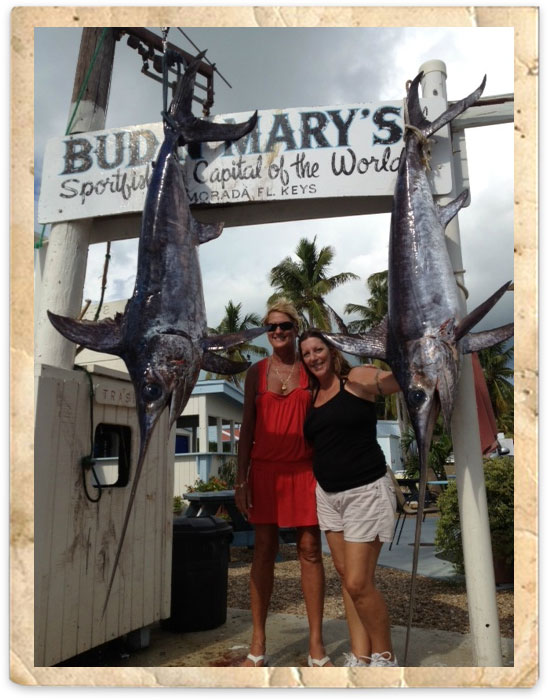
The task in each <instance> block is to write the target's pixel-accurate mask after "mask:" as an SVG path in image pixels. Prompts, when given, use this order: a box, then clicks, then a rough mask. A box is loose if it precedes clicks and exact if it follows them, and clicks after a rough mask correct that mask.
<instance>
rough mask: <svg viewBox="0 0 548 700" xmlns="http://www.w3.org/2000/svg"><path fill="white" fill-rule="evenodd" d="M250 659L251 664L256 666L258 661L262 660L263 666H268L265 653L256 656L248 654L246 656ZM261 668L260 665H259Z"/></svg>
mask: <svg viewBox="0 0 548 700" xmlns="http://www.w3.org/2000/svg"><path fill="white" fill-rule="evenodd" d="M246 658H248V659H249V660H250V661H253V665H254V666H257V664H258V663H259V661H262V662H263V666H268V658H267V657H266V656H265V654H259V655H258V656H255V655H254V654H248V655H247V657H246ZM259 668H261V666H259Z"/></svg>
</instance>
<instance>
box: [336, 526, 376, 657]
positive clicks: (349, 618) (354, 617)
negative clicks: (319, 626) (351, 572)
mask: <svg viewBox="0 0 548 700" xmlns="http://www.w3.org/2000/svg"><path fill="white" fill-rule="evenodd" d="M325 534H326V537H327V542H328V544H329V549H330V550H331V556H332V558H333V564H334V565H335V569H336V570H337V573H338V574H339V576H340V578H341V586H342V596H343V603H344V609H345V613H346V622H347V624H348V632H349V635H350V649H351V651H352V653H353V654H354V655H355V656H356V657H358V658H359V657H360V656H361V657H364V656H367V657H369V656H371V639H370V637H369V634H368V633H367V630H366V628H365V627H364V626H363V624H362V621H361V619H360V616H359V615H358V612H357V610H356V608H355V606H354V602H353V600H352V598H351V597H350V595H349V593H348V591H347V590H346V587H345V584H344V552H345V546H344V545H345V543H344V538H343V533H342V532H333V531H331V530H329V531H327V532H326V533H325Z"/></svg>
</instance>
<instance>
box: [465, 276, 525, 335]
mask: <svg viewBox="0 0 548 700" xmlns="http://www.w3.org/2000/svg"><path fill="white" fill-rule="evenodd" d="M511 284H512V283H511V282H506V284H503V285H502V287H501V288H500V289H497V291H496V292H495V293H494V294H492V295H491V296H490V297H489V299H486V300H485V301H484V302H483V304H480V305H479V306H476V308H475V309H474V310H473V311H471V312H470V313H469V314H468V315H467V316H465V317H464V318H463V319H462V321H460V323H459V324H458V326H457V327H456V329H455V340H460V339H461V338H463V337H464V336H465V335H466V334H467V333H468V331H470V330H472V328H473V327H474V326H475V325H476V324H478V323H479V322H480V321H481V319H482V318H483V317H484V316H485V315H486V314H487V313H488V312H489V311H490V310H491V309H492V308H493V306H494V305H495V304H496V303H497V301H498V300H499V299H500V298H501V296H502V295H503V294H504V292H505V291H506V290H507V289H508V287H509V286H510V285H511Z"/></svg>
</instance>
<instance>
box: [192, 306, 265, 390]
mask: <svg viewBox="0 0 548 700" xmlns="http://www.w3.org/2000/svg"><path fill="white" fill-rule="evenodd" d="M241 310H242V304H241V303H240V304H234V303H233V302H232V300H230V301H229V302H228V304H227V305H226V306H225V316H224V318H223V320H222V321H221V323H220V324H219V325H218V326H217V328H209V329H208V330H209V333H211V334H215V335H217V334H223V335H224V334H226V333H241V332H242V331H247V330H248V329H250V328H254V327H256V326H260V325H261V319H260V318H259V316H258V315H257V314H255V313H250V314H246V315H245V316H244V317H243V318H242V317H241ZM250 353H252V354H254V355H259V356H260V357H265V356H266V355H268V351H267V350H266V349H265V348H263V347H261V346H260V345H255V344H253V343H241V344H240V345H235V346H233V347H231V348H227V349H226V350H225V351H224V352H221V353H218V354H220V355H222V356H223V357H227V358H228V359H229V360H232V361H234V362H246V361H247V360H249V354H250ZM244 376H245V372H240V374H234V375H225V374H216V375H212V373H211V372H208V373H207V374H206V379H212V378H214V379H226V380H227V381H228V382H232V383H233V384H235V385H236V386H237V387H240V388H241V386H242V382H243V377H244Z"/></svg>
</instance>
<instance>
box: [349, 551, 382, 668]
mask: <svg viewBox="0 0 548 700" xmlns="http://www.w3.org/2000/svg"><path fill="white" fill-rule="evenodd" d="M381 547H382V542H380V540H379V539H378V538H377V539H376V540H375V541H374V542H345V543H344V581H345V586H346V590H347V591H348V593H349V595H350V597H351V598H352V601H353V603H354V607H355V608H356V611H357V613H358V615H359V618H360V620H361V622H362V624H363V626H364V627H365V628H366V630H367V632H368V634H369V636H370V638H371V652H372V653H379V654H382V653H383V652H385V651H389V652H390V653H391V654H392V655H393V650H392V641H391V639H390V622H389V619H388V609H387V607H386V603H385V601H384V598H383V596H382V594H381V593H380V591H379V590H377V588H376V587H375V567H376V565H377V559H378V557H379V553H380V551H381Z"/></svg>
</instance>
